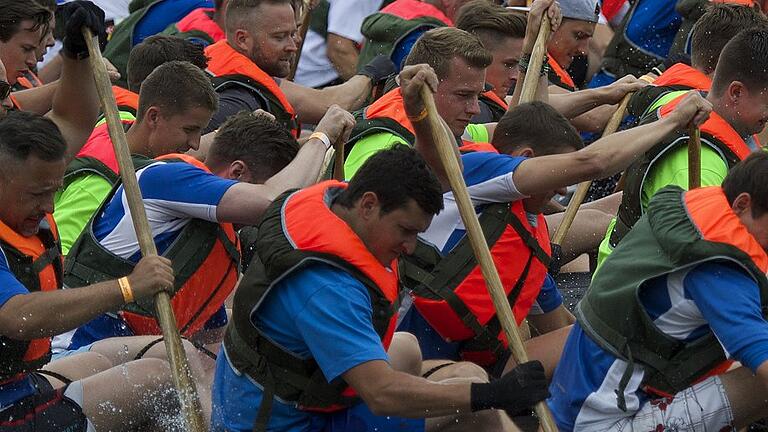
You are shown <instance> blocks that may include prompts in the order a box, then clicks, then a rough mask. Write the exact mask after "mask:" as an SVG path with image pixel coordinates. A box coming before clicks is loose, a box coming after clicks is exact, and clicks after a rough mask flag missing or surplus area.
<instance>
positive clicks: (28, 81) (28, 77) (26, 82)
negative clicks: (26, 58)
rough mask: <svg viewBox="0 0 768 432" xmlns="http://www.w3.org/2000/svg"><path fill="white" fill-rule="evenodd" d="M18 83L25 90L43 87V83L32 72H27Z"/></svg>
mask: <svg viewBox="0 0 768 432" xmlns="http://www.w3.org/2000/svg"><path fill="white" fill-rule="evenodd" d="M16 82H17V83H18V84H19V85H20V86H22V87H24V88H25V89H32V88H35V87H42V86H43V81H42V80H40V78H39V77H38V76H37V75H36V74H35V73H34V72H32V71H27V72H26V73H25V75H24V76H22V77H19V78H18V79H17V80H16Z"/></svg>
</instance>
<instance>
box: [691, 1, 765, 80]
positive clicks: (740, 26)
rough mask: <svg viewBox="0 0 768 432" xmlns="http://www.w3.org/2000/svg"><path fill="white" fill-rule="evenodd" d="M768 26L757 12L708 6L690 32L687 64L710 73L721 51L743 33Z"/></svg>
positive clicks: (715, 5) (734, 6)
mask: <svg viewBox="0 0 768 432" xmlns="http://www.w3.org/2000/svg"><path fill="white" fill-rule="evenodd" d="M766 22H768V21H767V20H766V18H765V15H763V14H762V13H761V12H760V11H758V10H755V9H753V8H752V7H749V6H743V5H734V4H711V5H710V6H709V10H707V12H705V13H704V15H702V16H701V18H699V20H698V21H697V22H696V25H694V26H693V31H692V32H691V63H692V64H693V66H694V67H696V68H697V69H700V70H702V71H703V72H704V73H707V74H709V73H712V72H713V71H714V70H715V67H716V66H717V59H718V58H719V57H720V53H721V52H722V51H723V47H725V44H727V43H728V41H730V40H731V39H732V38H733V37H734V36H736V35H737V34H738V33H739V32H740V31H742V30H744V29H749V28H752V27H756V26H758V25H765V24H766Z"/></svg>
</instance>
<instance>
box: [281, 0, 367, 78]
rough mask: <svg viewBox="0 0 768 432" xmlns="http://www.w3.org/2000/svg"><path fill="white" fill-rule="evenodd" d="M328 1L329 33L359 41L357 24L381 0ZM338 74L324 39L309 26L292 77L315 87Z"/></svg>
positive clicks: (361, 21)
mask: <svg viewBox="0 0 768 432" xmlns="http://www.w3.org/2000/svg"><path fill="white" fill-rule="evenodd" d="M328 2H329V3H330V5H331V8H330V11H329V12H328V33H333V34H336V35H339V36H341V37H343V38H346V39H349V40H352V41H355V42H357V43H362V42H363V34H362V33H360V26H361V25H362V24H363V20H364V19H365V18H366V17H367V16H368V15H371V14H373V13H375V12H377V11H378V10H379V6H380V5H381V2H382V0H328ZM338 77H339V74H338V73H337V72H336V69H334V67H333V65H332V64H331V61H330V60H328V56H327V55H326V46H325V39H323V37H322V36H321V35H319V34H317V33H315V32H314V31H312V30H311V29H310V30H309V31H308V32H307V38H306V40H305V41H304V47H303V48H302V51H301V58H300V59H299V67H298V69H297V70H296V79H295V81H296V82H297V83H298V84H301V85H305V86H308V87H317V86H319V85H323V84H327V83H329V82H331V81H333V80H335V79H336V78H338Z"/></svg>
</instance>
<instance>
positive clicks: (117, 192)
mask: <svg viewBox="0 0 768 432" xmlns="http://www.w3.org/2000/svg"><path fill="white" fill-rule="evenodd" d="M172 64H173V63H171V65H172ZM195 70H196V69H195ZM156 72H157V71H156ZM198 72H199V71H198ZM154 75H155V73H153V74H152V75H150V78H147V81H145V83H144V84H143V85H142V93H143V92H144V91H147V92H149V93H148V94H150V95H151V94H158V96H157V97H158V98H169V97H171V98H172V97H176V96H178V95H177V94H176V93H171V94H172V95H173V96H169V92H171V91H172V90H170V88H171V87H172V86H171V82H170V81H171V80H178V76H176V75H175V74H167V75H165V76H164V78H163V79H158V80H151V81H150V79H151V78H153V77H154ZM151 84H155V86H150V85H151ZM158 100H159V99H158ZM159 106H161V107H164V108H166V109H167V106H165V105H164V104H159ZM190 107H191V109H192V112H193V113H195V116H194V118H195V119H196V120H195V123H194V125H195V126H194V130H193V131H188V132H187V131H184V127H182V123H180V122H181V119H180V118H179V117H176V118H175V119H173V118H172V120H170V121H169V120H158V121H159V122H163V121H167V122H171V121H172V122H173V124H172V127H169V128H168V131H167V133H168V134H169V137H171V138H173V137H174V136H178V137H179V138H181V136H184V137H185V139H183V140H180V141H174V140H175V139H176V138H174V139H168V140H163V141H158V142H157V143H151V142H150V141H149V138H148V137H146V136H145V137H144V138H145V139H140V140H138V141H137V142H140V143H144V144H143V147H142V148H144V149H145V153H155V154H160V155H162V154H166V155H167V154H168V153H171V152H173V151H174V150H178V149H174V148H173V147H172V145H174V144H173V143H174V142H176V144H175V145H179V143H181V145H182V146H183V148H182V149H181V150H184V149H185V148H186V146H188V145H189V144H188V143H189V142H190V141H191V138H190V137H195V139H197V138H199V131H200V128H201V126H200V125H201V124H205V123H206V122H207V120H208V118H209V117H210V115H211V112H212V110H211V109H210V108H209V107H206V108H201V107H195V106H194V105H190ZM140 110H141V109H140ZM142 112H143V114H144V115H159V111H158V110H156V109H155V110H151V111H150V108H147V109H146V112H144V111H143V110H142ZM153 113H154V114H153ZM147 120H151V118H150V119H147ZM351 125H352V118H351V114H349V113H347V112H345V111H343V110H341V109H340V108H338V107H336V106H334V107H332V109H331V110H329V112H328V114H327V115H326V116H325V117H324V118H323V120H322V121H321V122H320V124H318V126H317V129H316V130H317V132H316V133H315V134H314V135H313V136H312V137H311V138H310V139H309V140H308V141H307V143H305V144H304V146H302V148H301V151H299V153H298V155H297V157H296V158H295V159H294V160H293V161H292V162H291V164H289V165H288V166H286V167H285V168H284V169H283V170H281V171H280V172H279V173H277V174H276V175H274V176H272V177H270V178H269V179H268V180H267V181H265V182H264V183H263V184H250V183H246V182H238V181H237V180H235V179H233V178H230V176H229V174H230V171H229V167H228V166H223V165H222V166H221V167H220V169H221V171H217V172H211V168H212V167H209V166H205V165H203V164H202V163H200V162H198V161H196V160H193V159H192V158H191V157H188V156H187V157H184V156H183V155H181V156H180V155H173V156H172V157H168V156H166V157H164V158H160V159H158V160H152V159H149V158H147V157H146V156H144V157H143V158H136V159H135V165H136V168H137V171H136V172H137V176H138V178H139V187H140V188H141V190H142V196H143V197H144V200H145V207H146V209H147V213H148V217H149V220H150V227H151V228H152V232H153V236H154V239H155V243H156V244H157V247H158V250H159V253H160V254H161V255H164V256H167V257H168V258H169V259H171V260H172V261H173V263H174V266H176V267H174V269H175V270H176V271H177V274H178V276H179V277H178V278H177V280H176V284H175V285H174V290H173V293H172V294H173V298H172V305H173V307H174V312H175V316H176V320H177V324H178V327H179V329H180V330H181V332H182V334H184V335H185V336H188V337H193V336H196V335H197V336H201V337H204V336H206V335H207V334H208V333H216V332H218V331H219V330H221V328H222V327H223V325H225V324H226V315H225V314H224V313H223V310H222V305H223V303H224V300H225V299H226V298H227V296H228V295H229V293H230V292H231V291H232V290H233V289H234V286H235V283H236V282H237V276H238V266H239V259H240V257H239V250H238V247H237V239H236V236H235V233H234V227H233V224H242V225H255V224H257V223H258V222H259V220H260V218H261V214H262V213H263V211H264V208H266V206H267V205H268V204H269V202H271V201H272V199H274V197H276V196H277V195H279V194H280V193H282V192H283V191H284V190H286V189H289V188H292V187H296V186H304V185H308V184H311V183H314V182H315V181H316V179H317V178H318V173H319V171H320V168H321V165H322V162H323V159H324V155H325V152H326V150H327V149H328V148H329V146H328V145H326V144H327V143H330V142H331V141H330V140H331V139H334V140H336V139H338V138H339V136H343V135H344V134H345V133H346V132H347V131H348V129H349V128H351ZM186 127H189V126H186ZM153 129H154V127H149V128H146V129H145V128H141V129H137V132H139V131H141V132H142V133H143V134H147V133H148V132H151V131H152V130H153ZM150 137H151V139H153V140H154V139H158V138H160V136H159V135H158V134H157V133H153V134H150ZM160 144H162V145H165V146H169V145H171V146H170V147H160V146H159V145H160ZM148 145H151V146H152V147H154V149H153V150H149V151H148V150H146V149H147V146H148ZM215 160H216V159H215V158H214V162H215ZM225 176H226V178H223V177H225ZM244 179H247V177H246V178H244ZM124 194H125V193H124V189H123V187H122V185H120V184H119V183H118V184H116V185H115V186H114V187H113V188H112V191H111V194H110V195H109V196H108V197H107V199H106V200H105V201H104V202H103V203H102V205H101V207H100V210H99V211H98V212H97V213H96V216H95V217H94V218H92V219H91V220H90V221H89V223H88V225H87V226H86V228H85V229H84V231H83V233H82V234H81V236H80V238H79V239H78V240H77V242H76V243H75V244H74V246H73V247H72V249H71V250H70V252H69V254H68V256H67V262H66V269H65V270H66V271H65V284H66V285H67V286H68V287H72V288H74V287H78V286H83V285H85V284H87V283H88V282H89V281H93V280H100V279H104V278H109V277H110V276H109V275H110V274H111V273H112V272H114V271H118V269H119V268H132V267H133V266H134V265H135V262H136V259H137V256H138V252H139V245H138V242H137V240H136V238H135V237H134V236H133V235H131V234H130V233H128V232H127V231H126V230H125V228H126V227H127V226H130V223H129V224H128V225H126V223H127V222H129V221H130V213H129V212H128V211H127V209H126V208H125V207H124V206H123V200H124V199H125V197H124ZM156 334H159V328H158V326H157V323H156V321H155V318H154V312H153V310H152V309H151V307H149V306H148V305H146V304H135V305H131V306H130V307H128V308H125V309H124V310H123V311H121V312H120V313H119V314H117V315H116V314H105V315H103V316H100V317H99V318H98V319H96V320H93V321H92V322H90V323H88V324H86V325H85V326H82V327H81V328H80V329H78V330H77V331H75V332H71V333H69V334H66V335H63V336H62V337H60V338H58V341H57V342H58V343H57V347H58V348H63V349H65V350H76V349H80V348H81V347H85V346H87V345H89V344H91V343H93V342H95V341H97V340H101V339H105V338H108V337H115V336H132V335H156Z"/></svg>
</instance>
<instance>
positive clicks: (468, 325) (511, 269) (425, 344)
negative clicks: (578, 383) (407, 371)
mask: <svg viewBox="0 0 768 432" xmlns="http://www.w3.org/2000/svg"><path fill="white" fill-rule="evenodd" d="M706 105H707V103H706V102H705V101H704V99H703V98H701V97H700V96H698V95H691V96H689V97H688V99H687V100H686V101H685V102H684V105H681V106H679V107H678V110H677V111H675V117H673V118H674V120H673V121H667V122H657V123H654V124H653V125H646V126H643V128H642V129H637V128H635V129H633V130H630V131H623V132H620V133H617V134H614V135H611V136H609V137H606V138H603V139H601V140H598V141H596V142H595V143H593V144H592V145H590V146H589V147H587V148H584V149H582V145H583V144H582V142H581V139H580V138H579V136H578V134H577V133H576V131H575V130H574V129H573V128H572V126H570V125H569V124H568V122H567V120H565V119H564V118H563V117H562V116H560V115H559V114H557V113H556V112H555V111H554V109H552V108H551V107H549V106H547V105H544V104H540V103H537V104H534V105H532V106H531V105H522V106H520V107H518V108H516V109H514V110H512V111H510V112H509V113H507V114H505V116H504V117H503V118H502V121H501V122H499V124H498V125H497V127H496V133H494V138H493V141H492V143H493V145H494V147H495V148H496V149H497V150H498V151H499V152H500V153H501V154H498V153H493V152H488V151H479V152H474V153H469V154H466V155H464V156H462V162H463V166H464V177H465V181H466V183H467V185H468V187H469V193H470V197H471V198H472V199H473V202H474V204H475V205H476V206H478V207H479V208H481V211H480V218H481V221H483V222H481V225H483V229H484V231H485V232H487V233H488V234H487V235H486V237H487V240H488V242H489V246H490V247H491V254H492V255H493V257H494V260H495V261H496V262H497V263H503V264H500V265H499V271H500V276H501V278H502V284H503V286H504V289H505V290H506V293H507V295H508V296H509V299H510V303H511V305H512V307H513V312H514V315H515V317H516V318H517V320H518V325H519V324H520V322H522V320H523V319H524V318H525V317H526V316H528V315H529V312H530V311H531V307H532V305H533V303H534V300H538V301H539V305H540V307H541V308H542V309H543V312H545V313H544V314H543V315H542V314H538V315H539V316H538V317H535V318H532V320H531V322H532V323H533V326H534V327H540V329H541V330H543V331H542V333H544V332H547V331H551V330H555V329H558V328H562V327H564V326H567V325H568V324H570V323H571V322H572V321H571V319H572V317H570V314H569V313H568V312H567V310H565V308H564V307H563V305H562V300H561V299H559V298H558V297H559V293H558V292H557V288H556V287H555V286H554V281H552V280H548V276H547V270H548V266H549V262H550V257H551V255H552V253H551V248H550V244H549V233H548V230H547V226H546V222H545V220H544V216H543V215H542V214H541V213H542V211H543V209H544V206H545V205H546V204H547V203H548V202H549V201H550V200H551V199H552V197H553V196H554V195H555V194H556V193H562V192H561V191H562V190H563V189H564V188H565V187H566V186H568V185H572V184H575V183H578V182H581V181H585V180H588V179H591V178H602V177H605V176H607V175H611V174H613V173H615V172H617V171H619V170H621V169H622V168H623V167H625V166H626V165H628V164H629V162H630V161H632V159H633V158H634V157H635V155H637V154H638V153H641V152H642V151H644V150H646V149H649V148H651V147H652V146H653V145H655V144H656V143H657V142H658V141H659V140H661V139H662V138H663V137H664V136H665V135H666V134H667V133H669V132H670V131H672V130H679V129H680V128H682V127H684V126H685V125H687V124H688V121H689V120H690V119H691V118H693V117H694V116H700V115H701V114H702V113H703V112H706ZM700 110H701V111H702V113H700V112H699V111H700ZM521 131H524V132H522V133H521ZM619 143H623V145H621V146H620V145H619ZM568 153H573V154H568ZM596 167H601V168H600V169H595V168H596ZM601 176H602V177H601ZM444 198H445V202H446V211H444V212H443V213H441V214H440V215H438V216H437V217H436V218H435V220H434V221H433V223H432V225H431V226H430V228H429V230H427V231H426V232H425V233H424V234H423V235H421V236H420V238H421V240H422V242H420V243H419V247H418V248H417V250H416V253H415V254H414V255H413V256H412V257H408V258H406V259H405V260H404V263H405V265H404V266H403V268H402V270H403V271H402V272H401V274H402V275H403V276H404V277H405V278H406V279H405V281H406V286H409V287H410V288H412V289H413V296H414V306H415V308H412V309H411V311H410V312H409V315H410V317H409V315H406V317H405V319H404V323H408V322H409V318H410V323H408V324H405V325H404V326H402V327H401V330H402V331H411V332H412V333H414V334H415V335H416V336H417V338H418V339H419V342H420V343H421V346H422V351H423V355H424V358H427V359H440V358H448V359H451V360H458V359H459V358H462V359H465V360H471V361H475V362H476V363H478V364H480V365H482V366H484V367H487V368H488V369H489V370H490V371H491V374H492V375H497V376H498V375H500V373H501V371H502V370H504V368H505V366H506V363H507V358H508V353H506V342H505V341H504V340H503V336H502V333H501V327H500V326H499V323H498V319H497V318H496V317H495V313H494V309H493V305H492V302H491V299H490V297H489V296H488V295H487V292H486V288H485V282H484V279H483V277H482V275H481V272H480V269H479V266H478V265H477V263H476V262H475V261H474V260H473V259H472V256H473V255H472V253H471V248H470V246H469V244H468V242H467V240H466V239H465V238H464V237H465V229H464V226H463V224H462V222H461V218H460V217H459V212H458V208H457V207H456V204H455V201H454V198H453V196H452V193H448V194H446V195H445V196H444ZM499 204H500V205H499ZM480 206H482V207H480ZM467 257H470V258H469V259H467ZM542 285H544V286H545V288H546V289H545V288H542ZM546 303H549V304H548V305H546ZM559 335H560V336H562V337H564V333H562V332H561V333H560V334H559ZM553 336H555V337H557V335H553ZM547 340H549V341H550V342H549V343H546V344H543V343H541V342H540V341H537V340H536V339H534V340H532V341H531V345H532V346H533V347H535V348H534V349H532V350H530V351H529V354H530V355H531V358H533V359H537V360H541V361H542V362H543V363H544V365H545V369H546V370H547V371H548V372H551V370H552V369H553V368H554V365H555V364H556V362H557V358H558V356H559V345H558V344H557V342H555V340H553V339H547ZM443 363H444V362H443ZM513 364H514V363H513ZM431 366H434V364H432V365H431Z"/></svg>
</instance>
